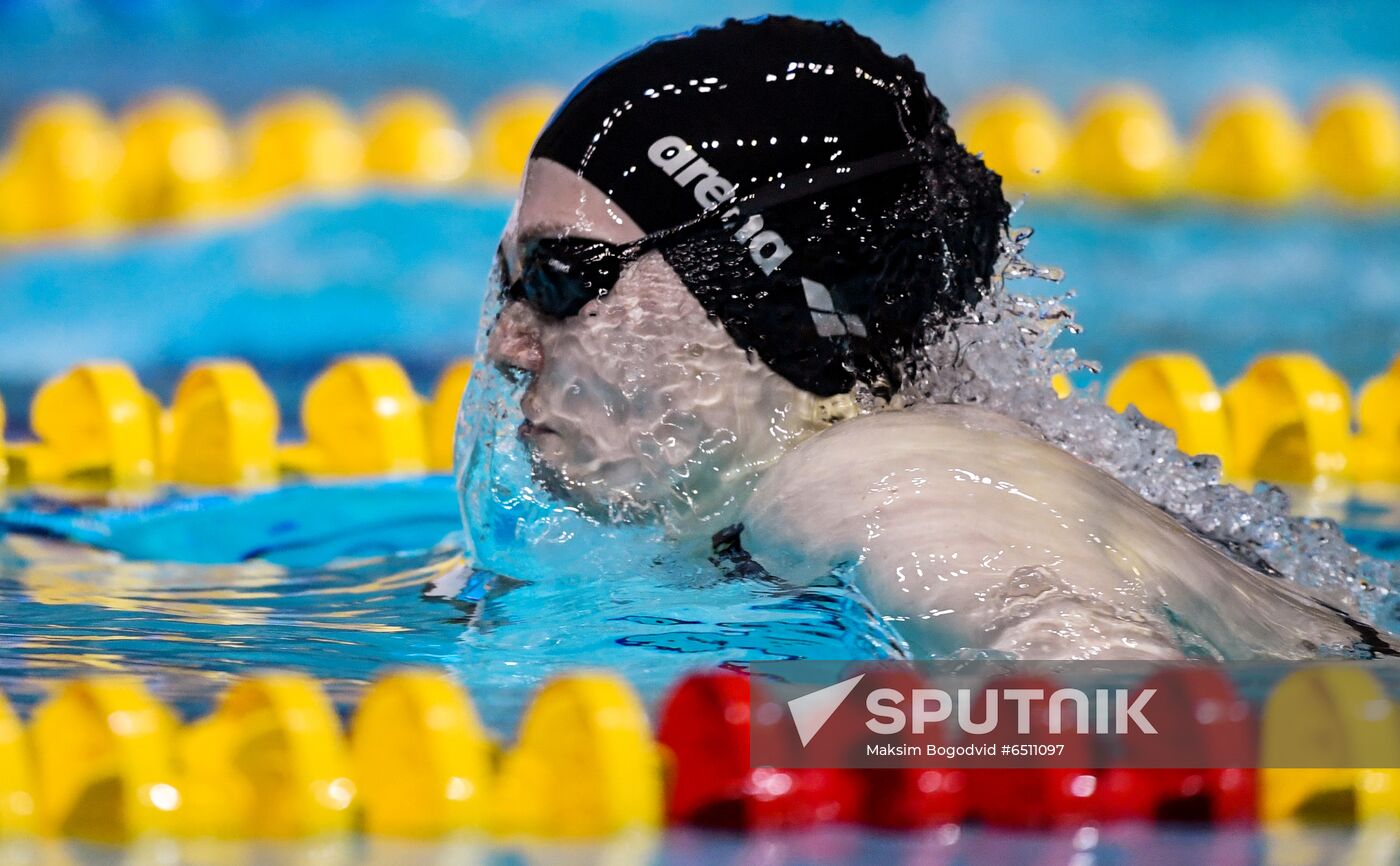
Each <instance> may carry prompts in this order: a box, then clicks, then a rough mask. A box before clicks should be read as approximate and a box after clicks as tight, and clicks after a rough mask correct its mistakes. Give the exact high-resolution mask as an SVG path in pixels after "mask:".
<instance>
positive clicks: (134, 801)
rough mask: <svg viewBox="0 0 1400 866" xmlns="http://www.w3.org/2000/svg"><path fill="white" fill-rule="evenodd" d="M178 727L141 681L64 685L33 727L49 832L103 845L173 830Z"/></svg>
mask: <svg viewBox="0 0 1400 866" xmlns="http://www.w3.org/2000/svg"><path fill="white" fill-rule="evenodd" d="M176 724H177V723H176V720H175V718H174V717H173V716H172V715H171V713H170V712H169V710H167V709H166V708H165V706H164V705H163V704H161V703H160V702H159V701H157V700H156V699H155V698H153V697H151V695H150V693H149V692H147V691H146V688H145V686H143V685H142V684H141V682H140V680H137V679H135V678H134V677H110V676H109V677H93V678H88V679H79V680H74V681H72V682H69V683H66V684H65V685H63V686H62V687H61V688H60V689H59V691H58V693H57V694H55V695H54V696H53V697H52V698H50V699H49V700H48V701H47V702H45V703H44V704H43V705H41V706H40V707H39V709H38V710H36V711H35V713H34V718H33V719H32V721H31V722H30V728H29V730H30V736H31V738H32V741H33V749H34V770H35V779H36V783H37V789H38V793H39V804H40V814H41V816H42V819H43V822H44V825H45V827H46V828H47V830H48V831H49V832H52V833H57V834H62V835H65V836H77V837H82V838H86V839H92V840H96V841H103V842H119V841H125V840H128V839H133V838H136V837H139V836H146V835H167V834H169V833H170V832H171V831H172V830H174V829H175V826H176V823H175V816H176V812H177V810H178V809H179V808H180V806H181V798H180V791H179V788H178V787H177V778H176V773H175V767H174V763H173V756H174V751H173V747H174V735H175V729H176Z"/></svg>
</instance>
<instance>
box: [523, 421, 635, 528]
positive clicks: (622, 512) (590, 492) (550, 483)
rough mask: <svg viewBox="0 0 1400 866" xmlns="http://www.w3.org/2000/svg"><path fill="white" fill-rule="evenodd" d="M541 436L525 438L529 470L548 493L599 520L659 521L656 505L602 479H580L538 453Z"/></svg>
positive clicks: (624, 521)
mask: <svg viewBox="0 0 1400 866" xmlns="http://www.w3.org/2000/svg"><path fill="white" fill-rule="evenodd" d="M553 435H558V434H553ZM541 438H543V437H542V435H541V434H539V433H536V434H535V436H534V438H533V439H532V440H531V439H527V440H526V441H527V444H528V445H530V449H529V451H530V471H531V474H532V475H533V476H534V479H535V482H536V483H537V484H539V485H540V488H541V489H542V490H544V492H545V493H547V494H548V495H549V496H551V497H552V498H554V499H556V500H558V501H559V502H560V503H562V504H564V505H566V506H568V507H570V508H572V509H575V510H576V511H578V513H580V514H582V515H583V516H585V517H587V518H589V519H591V520H596V521H598V522H599V523H611V524H654V523H658V522H660V521H661V513H660V509H659V508H658V507H657V506H655V505H648V504H646V503H643V502H640V501H638V500H637V499H636V498H635V497H633V496H631V495H629V494H628V493H627V492H625V491H623V490H620V489H619V488H618V487H617V486H613V485H609V484H607V483H606V482H605V481H604V480H602V479H598V480H595V481H592V482H584V481H582V480H580V479H578V478H575V477H572V476H571V475H570V474H569V473H568V472H566V471H564V470H563V469H560V468H559V467H558V466H557V465H556V464H555V463H553V462H552V461H551V460H550V459H549V458H548V457H547V456H545V455H544V454H542V453H541V449H540V447H539V445H540V442H539V440H540V439H541Z"/></svg>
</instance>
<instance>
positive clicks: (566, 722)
mask: <svg viewBox="0 0 1400 866" xmlns="http://www.w3.org/2000/svg"><path fill="white" fill-rule="evenodd" d="M497 792H498V793H497V798H496V809H497V821H498V827H499V828H500V829H501V830H502V831H503V832H505V833H507V834H512V835H516V834H518V835H523V836H533V837H539V838H561V839H586V838H599V837H603V836H610V835H613V834H615V833H621V832H625V831H638V830H651V829H654V828H656V827H658V826H660V824H661V819H662V814H663V811H664V808H663V807H664V802H665V793H664V791H663V786H662V778H661V755H660V751H659V749H658V747H657V746H656V743H655V742H654V741H653V739H652V736H651V730H650V727H649V725H648V723H647V717H646V712H645V711H644V710H643V709H642V705H641V702H640V701H639V700H638V699H637V696H636V694H635V693H634V692H633V691H632V689H631V687H630V686H628V685H627V684H626V683H625V682H623V681H622V680H620V679H618V678H617V677H615V676H614V675H612V674H607V673H583V674H572V675H570V676H566V677H562V678H560V679H556V680H554V681H552V682H550V683H549V684H548V685H546V686H545V687H544V688H543V689H541V690H540V692H539V693H538V694H537V695H536V696H535V699H534V701H533V702H532V703H531V704H530V708H529V710H528V711H527V712H526V714H525V720H524V722H523V723H522V724H521V730H520V738H519V741H518V742H517V743H516V745H515V747H514V748H513V749H511V750H510V752H508V753H507V754H506V757H505V760H504V762H503V764H502V767H501V775H500V777H499V780H498V787H497Z"/></svg>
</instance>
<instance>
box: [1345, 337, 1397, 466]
mask: <svg viewBox="0 0 1400 866" xmlns="http://www.w3.org/2000/svg"><path fill="white" fill-rule="evenodd" d="M1356 418H1357V422H1358V426H1359V428H1360V429H1359V432H1358V434H1357V437H1356V447H1355V448H1354V449H1353V451H1352V456H1353V460H1355V461H1356V464H1357V466H1356V475H1357V478H1358V479H1359V480H1375V481H1388V482H1393V483H1397V484H1400V355H1397V356H1396V358H1395V360H1394V361H1393V362H1391V365H1390V369H1389V370H1387V371H1385V372H1384V373H1382V374H1380V375H1379V376H1376V377H1375V378H1373V379H1371V380H1370V381H1369V382H1367V383H1366V384H1365V386H1364V387H1362V389H1361V396H1360V399H1358V400H1357V411H1356Z"/></svg>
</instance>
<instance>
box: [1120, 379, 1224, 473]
mask: <svg viewBox="0 0 1400 866" xmlns="http://www.w3.org/2000/svg"><path fill="white" fill-rule="evenodd" d="M1105 400H1106V402H1107V403H1108V405H1110V406H1112V407H1113V408H1114V409H1115V410H1117V411H1119V412H1122V411H1123V410H1124V409H1126V408H1128V406H1129V405H1133V406H1136V407H1137V409H1138V411H1139V412H1141V413H1142V414H1143V415H1145V416H1147V417H1148V418H1151V419H1152V420H1153V421H1156V422H1157V423H1158V424H1161V425H1162V426H1164V427H1168V428H1170V429H1171V430H1173V431H1174V432H1175V433H1176V444H1177V447H1178V448H1180V449H1181V450H1182V451H1185V452H1186V453H1187V454H1214V455H1216V456H1217V457H1219V458H1220V460H1221V463H1222V464H1223V465H1225V466H1227V468H1228V464H1229V455H1230V450H1231V448H1230V429H1229V425H1228V423H1227V421H1226V418H1225V401H1224V399H1223V398H1222V397H1221V396H1220V389H1219V388H1217V387H1216V385H1215V379H1214V378H1212V377H1211V375H1210V371H1209V370H1207V369H1206V366H1205V364H1202V363H1201V361H1200V359H1199V358H1197V357H1195V356H1194V355H1187V354H1184V353H1165V354H1156V355H1146V356H1143V357H1140V358H1136V359H1134V360H1133V361H1131V362H1130V363H1129V364H1128V366H1126V367H1124V368H1123V370H1122V371H1121V372H1119V374H1118V375H1117V376H1115V377H1114V379H1113V381H1112V382H1111V383H1110V384H1109V386H1108V394H1107V396H1106V397H1105Z"/></svg>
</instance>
